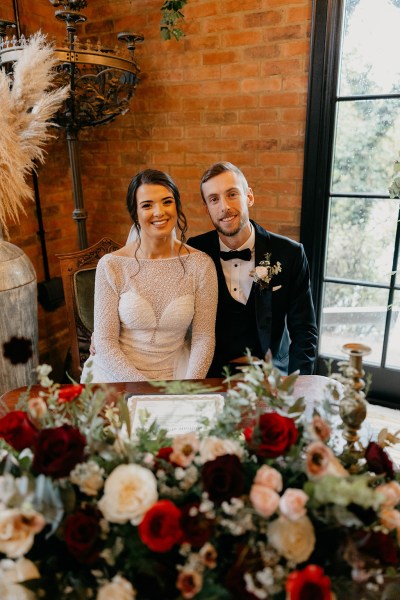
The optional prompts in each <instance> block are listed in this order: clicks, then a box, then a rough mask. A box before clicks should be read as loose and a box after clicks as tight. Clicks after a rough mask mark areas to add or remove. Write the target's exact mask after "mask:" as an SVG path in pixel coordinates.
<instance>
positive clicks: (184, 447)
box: [169, 432, 200, 467]
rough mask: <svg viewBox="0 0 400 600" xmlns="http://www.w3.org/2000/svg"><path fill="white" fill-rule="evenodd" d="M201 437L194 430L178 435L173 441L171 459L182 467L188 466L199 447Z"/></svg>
mask: <svg viewBox="0 0 400 600" xmlns="http://www.w3.org/2000/svg"><path fill="white" fill-rule="evenodd" d="M199 445H200V444H199V438H198V437H197V435H196V434H195V433H194V432H191V433H186V434H185V435H178V436H176V437H175V438H174V440H173V442H172V452H171V454H170V456H169V460H170V461H171V462H173V463H175V464H177V465H179V466H180V467H188V466H189V465H190V464H191V463H192V462H193V459H194V457H195V454H196V452H197V451H198V449H199Z"/></svg>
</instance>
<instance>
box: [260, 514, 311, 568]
mask: <svg viewBox="0 0 400 600" xmlns="http://www.w3.org/2000/svg"><path fill="white" fill-rule="evenodd" d="M267 535H268V541H269V543H270V544H271V546H272V547H273V548H275V550H277V551H278V552H279V554H282V555H283V556H284V557H285V558H286V559H287V560H292V561H293V562H295V563H296V564H297V563H302V562H304V561H305V560H307V559H308V558H309V557H310V555H311V553H312V551H313V550H314V546H315V532H314V527H313V525H312V523H311V521H310V519H309V518H308V517H301V518H300V519H298V520H297V521H289V519H287V518H286V517H284V516H281V517H279V518H278V519H275V521H272V523H269V525H268V530H267Z"/></svg>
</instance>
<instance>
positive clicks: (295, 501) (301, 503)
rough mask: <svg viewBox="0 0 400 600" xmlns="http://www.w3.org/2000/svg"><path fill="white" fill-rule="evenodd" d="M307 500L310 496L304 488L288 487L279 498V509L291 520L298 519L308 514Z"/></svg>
mask: <svg viewBox="0 0 400 600" xmlns="http://www.w3.org/2000/svg"><path fill="white" fill-rule="evenodd" d="M307 501H308V496H307V494H306V493H305V492H303V490H299V489H297V488H287V490H285V493H284V494H283V496H281V498H280V500H279V510H280V511H281V513H282V514H283V515H284V516H285V517H287V518H288V519H290V521H297V520H298V519H300V518H301V517H304V515H305V514H306V512H307V511H306V508H305V506H306V504H307Z"/></svg>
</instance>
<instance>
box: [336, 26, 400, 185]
mask: <svg viewBox="0 0 400 600" xmlns="http://www.w3.org/2000/svg"><path fill="white" fill-rule="evenodd" d="M399 39H400V34H399ZM399 64H400V60H399ZM399 140H400V100H399V99H395V98H391V99H390V100H389V99H387V100H358V101H348V102H340V103H339V104H338V112H337V122H336V141H335V149H334V159H333V170H332V184H331V188H332V191H333V193H344V194H348V193H356V192H358V193H361V194H363V193H364V194H365V193H367V194H379V195H386V194H387V193H388V186H389V181H390V178H391V176H392V174H393V162H394V160H395V159H396V158H397V157H398V152H399Z"/></svg>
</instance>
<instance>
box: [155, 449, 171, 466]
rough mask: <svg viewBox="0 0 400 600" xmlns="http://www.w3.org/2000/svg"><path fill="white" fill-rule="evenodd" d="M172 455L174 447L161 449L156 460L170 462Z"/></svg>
mask: <svg viewBox="0 0 400 600" xmlns="http://www.w3.org/2000/svg"><path fill="white" fill-rule="evenodd" d="M171 453H172V446H165V447H164V448H160V449H159V451H158V452H157V454H156V459H157V458H159V459H161V460H165V461H166V462H170V460H169V457H170V456H171Z"/></svg>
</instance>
